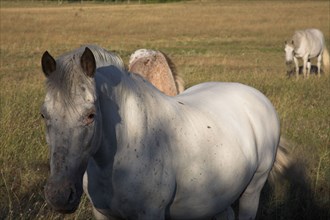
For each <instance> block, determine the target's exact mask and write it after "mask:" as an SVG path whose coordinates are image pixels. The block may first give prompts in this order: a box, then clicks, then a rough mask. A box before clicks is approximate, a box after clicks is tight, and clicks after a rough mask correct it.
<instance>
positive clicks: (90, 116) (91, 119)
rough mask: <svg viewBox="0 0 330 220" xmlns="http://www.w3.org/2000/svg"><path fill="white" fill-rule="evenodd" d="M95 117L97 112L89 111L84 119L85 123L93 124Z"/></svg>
mask: <svg viewBox="0 0 330 220" xmlns="http://www.w3.org/2000/svg"><path fill="white" fill-rule="evenodd" d="M94 119H95V113H94V112H91V113H89V114H88V115H87V116H86V118H85V120H84V123H85V125H89V124H91V123H92V122H94Z"/></svg>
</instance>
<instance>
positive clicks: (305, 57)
mask: <svg viewBox="0 0 330 220" xmlns="http://www.w3.org/2000/svg"><path fill="white" fill-rule="evenodd" d="M307 61H308V55H307V56H304V57H303V62H304V64H303V74H304V78H306V77H307V78H308V76H307V71H306V69H307Z"/></svg>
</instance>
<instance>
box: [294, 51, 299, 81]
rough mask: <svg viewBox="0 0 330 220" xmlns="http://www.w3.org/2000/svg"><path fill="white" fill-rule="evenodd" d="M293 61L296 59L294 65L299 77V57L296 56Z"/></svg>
mask: <svg viewBox="0 0 330 220" xmlns="http://www.w3.org/2000/svg"><path fill="white" fill-rule="evenodd" d="M293 61H294V65H295V67H296V78H297V79H298V77H299V62H298V59H297V57H295V56H294V57H293Z"/></svg>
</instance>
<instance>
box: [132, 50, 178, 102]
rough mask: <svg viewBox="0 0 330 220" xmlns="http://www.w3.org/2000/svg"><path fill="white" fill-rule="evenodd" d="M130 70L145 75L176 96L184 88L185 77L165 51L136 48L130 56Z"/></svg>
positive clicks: (156, 85)
mask: <svg viewBox="0 0 330 220" xmlns="http://www.w3.org/2000/svg"><path fill="white" fill-rule="evenodd" d="M129 71H130V72H133V73H137V74H140V75H141V76H143V77H145V78H146V79H147V80H149V81H150V82H151V83H152V84H153V85H154V86H155V87H156V88H158V89H159V90H160V91H162V92H163V93H165V94H166V95H169V96H175V95H177V94H179V93H181V92H183V90H184V82H183V79H182V78H181V77H180V75H179V74H178V73H177V71H176V67H175V65H174V63H173V62H172V60H171V59H170V58H169V57H168V56H167V55H166V54H165V53H163V52H160V51H155V50H147V49H139V50H136V51H135V52H134V53H133V54H132V55H131V57H130V60H129Z"/></svg>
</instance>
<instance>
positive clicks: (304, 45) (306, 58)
mask: <svg viewBox="0 0 330 220" xmlns="http://www.w3.org/2000/svg"><path fill="white" fill-rule="evenodd" d="M315 57H317V68H318V76H319V77H320V76H321V61H322V60H323V67H324V72H325V73H327V72H328V71H329V52H328V50H327V49H326V46H325V40H324V36H323V34H322V32H321V31H320V30H317V29H306V30H298V31H296V32H295V33H294V35H293V37H292V39H291V40H290V41H288V42H287V41H286V42H285V59H286V64H287V66H290V65H291V63H292V61H294V64H295V72H296V77H298V75H299V62H298V59H299V58H301V59H302V60H303V75H304V77H307V78H308V77H309V75H310V71H311V62H310V59H311V58H315ZM289 72H290V71H288V73H289Z"/></svg>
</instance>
